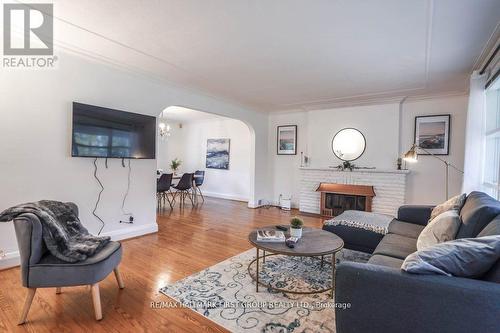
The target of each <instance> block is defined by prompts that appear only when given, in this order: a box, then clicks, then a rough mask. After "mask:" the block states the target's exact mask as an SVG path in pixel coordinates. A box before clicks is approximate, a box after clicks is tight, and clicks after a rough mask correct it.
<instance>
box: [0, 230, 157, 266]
mask: <svg viewBox="0 0 500 333" xmlns="http://www.w3.org/2000/svg"><path fill="white" fill-rule="evenodd" d="M155 232H158V224H156V222H155V223H150V224H142V225H124V226H123V228H121V229H118V230H113V231H109V232H103V233H102V235H103V236H110V237H111V239H112V240H114V241H119V240H123V239H128V238H132V237H138V236H143V235H147V234H152V233H155ZM19 264H20V255H19V251H12V252H7V253H6V254H5V257H4V258H3V259H0V270H2V269H7V268H11V267H15V266H19Z"/></svg>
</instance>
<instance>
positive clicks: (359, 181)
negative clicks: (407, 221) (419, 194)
mask: <svg viewBox="0 0 500 333" xmlns="http://www.w3.org/2000/svg"><path fill="white" fill-rule="evenodd" d="M409 172H410V171H409V170H395V169H392V170H389V169H355V170H353V171H340V170H337V169H336V168H330V167H301V168H300V201H299V209H300V211H302V212H306V213H313V214H321V212H320V200H321V195H320V192H317V191H316V189H317V188H318V186H319V185H320V183H332V184H346V185H367V186H373V189H374V191H375V194H376V196H375V197H373V203H372V211H373V212H376V213H382V214H389V215H396V214H397V210H398V208H399V206H401V205H404V204H405V193H406V176H407V175H408V174H409Z"/></svg>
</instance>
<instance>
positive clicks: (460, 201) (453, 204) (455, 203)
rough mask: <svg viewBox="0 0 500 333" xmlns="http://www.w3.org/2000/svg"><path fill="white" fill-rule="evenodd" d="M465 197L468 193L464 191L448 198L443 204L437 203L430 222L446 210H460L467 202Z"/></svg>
mask: <svg viewBox="0 0 500 333" xmlns="http://www.w3.org/2000/svg"><path fill="white" fill-rule="evenodd" d="M465 199H466V195H465V193H463V194H459V195H456V196H454V197H453V198H450V199H448V200H446V201H445V202H443V203H442V204H439V205H437V206H436V207H434V209H433V210H432V212H431V217H430V218H429V222H430V221H432V220H434V219H435V218H436V217H438V216H439V215H441V214H442V213H444V212H446V211H449V210H456V211H458V212H459V211H460V209H462V207H463V205H464V204H465Z"/></svg>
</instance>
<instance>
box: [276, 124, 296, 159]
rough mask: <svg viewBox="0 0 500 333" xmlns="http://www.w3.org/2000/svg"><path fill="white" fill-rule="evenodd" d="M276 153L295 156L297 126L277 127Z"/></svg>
mask: <svg viewBox="0 0 500 333" xmlns="http://www.w3.org/2000/svg"><path fill="white" fill-rule="evenodd" d="M276 153H277V154H278V155H297V125H286V126H278V133H277V142H276Z"/></svg>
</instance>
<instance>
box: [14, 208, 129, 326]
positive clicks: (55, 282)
mask: <svg viewBox="0 0 500 333" xmlns="http://www.w3.org/2000/svg"><path fill="white" fill-rule="evenodd" d="M71 205H72V206H73V210H74V211H75V214H76V215H77V216H78V207H77V206H76V205H75V204H71ZM14 228H15V230H16V236H17V243H18V245H19V252H20V255H21V279H22V284H23V286H24V287H26V288H27V289H28V295H27V296H26V301H25V303H24V307H23V310H22V313H21V318H20V320H19V325H21V324H24V323H25V322H26V317H27V316H28V312H29V309H30V307H31V303H32V301H33V298H34V296H35V292H36V290H37V288H56V293H57V294H59V293H61V288H62V287H71V286H80V285H90V286H91V290H92V300H93V304H94V312H95V318H96V320H101V319H102V309H101V300H100V293H99V282H100V281H101V280H103V279H104V278H105V277H106V276H108V275H109V274H110V273H111V271H114V273H115V277H116V281H117V282H118V286H119V287H120V289H123V288H124V287H125V286H124V283H123V280H122V277H121V275H120V271H119V270H118V265H119V264H120V261H121V257H122V247H121V244H120V243H119V242H109V243H108V244H107V245H106V246H105V247H104V248H103V249H102V250H101V251H100V252H98V253H97V254H95V255H94V256H93V257H90V258H88V259H86V260H84V261H80V262H77V263H68V262H65V261H62V260H60V259H58V258H56V257H54V256H53V255H51V254H50V252H49V251H48V250H47V248H46V247H45V243H44V241H43V238H42V224H41V222H40V220H39V219H38V217H36V216H35V215H33V214H30V213H27V214H22V215H20V216H19V217H17V218H15V219H14Z"/></svg>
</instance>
